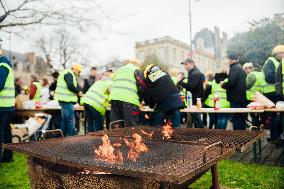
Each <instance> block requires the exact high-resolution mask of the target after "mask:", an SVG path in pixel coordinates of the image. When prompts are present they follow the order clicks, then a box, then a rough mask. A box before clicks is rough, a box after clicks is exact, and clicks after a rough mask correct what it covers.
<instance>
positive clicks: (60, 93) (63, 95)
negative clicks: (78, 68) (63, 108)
mask: <svg viewBox="0 0 284 189" xmlns="http://www.w3.org/2000/svg"><path fill="white" fill-rule="evenodd" d="M67 73H70V74H71V75H72V76H73V84H74V86H75V87H77V85H78V84H77V80H76V76H75V75H74V73H73V72H72V70H64V71H62V72H61V73H60V74H59V77H58V80H57V85H56V89H55V94H54V99H55V100H58V101H62V102H75V103H76V102H77V101H78V97H77V94H76V93H74V92H72V91H70V90H69V89H68V87H67V83H66V82H65V80H64V76H65V75H66V74H67Z"/></svg>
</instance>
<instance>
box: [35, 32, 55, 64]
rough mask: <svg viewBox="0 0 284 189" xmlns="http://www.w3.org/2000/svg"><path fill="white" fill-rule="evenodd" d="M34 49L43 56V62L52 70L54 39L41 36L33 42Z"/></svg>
mask: <svg viewBox="0 0 284 189" xmlns="http://www.w3.org/2000/svg"><path fill="white" fill-rule="evenodd" d="M35 47H36V48H37V49H38V51H39V52H40V53H41V54H43V56H44V57H45V61H46V63H47V65H48V66H49V67H50V68H51V69H53V64H52V58H51V57H52V56H53V55H54V54H53V53H54V51H53V49H54V39H53V37H50V38H46V37H45V36H41V37H40V38H39V39H38V40H36V41H35Z"/></svg>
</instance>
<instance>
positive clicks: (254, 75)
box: [243, 63, 266, 101]
mask: <svg viewBox="0 0 284 189" xmlns="http://www.w3.org/2000/svg"><path fill="white" fill-rule="evenodd" d="M243 69H244V71H245V72H246V74H247V78H246V86H247V87H246V89H247V92H246V95H247V100H248V101H253V97H254V96H255V93H256V92H260V93H263V88H264V87H265V85H266V83H265V80H264V74H263V73H262V72H258V71H256V70H255V69H254V66H253V64H252V63H245V64H244V65H243Z"/></svg>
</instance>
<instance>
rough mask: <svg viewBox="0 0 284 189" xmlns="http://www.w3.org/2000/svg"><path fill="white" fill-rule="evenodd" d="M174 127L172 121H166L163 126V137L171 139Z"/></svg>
mask: <svg viewBox="0 0 284 189" xmlns="http://www.w3.org/2000/svg"><path fill="white" fill-rule="evenodd" d="M173 132H174V130H173V128H172V123H171V122H166V124H165V125H164V126H162V133H163V139H170V138H171V137H172V135H173Z"/></svg>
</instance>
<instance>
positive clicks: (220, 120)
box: [216, 114, 229, 129]
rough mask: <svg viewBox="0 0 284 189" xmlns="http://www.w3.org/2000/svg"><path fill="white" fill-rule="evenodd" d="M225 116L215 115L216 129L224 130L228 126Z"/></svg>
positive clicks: (226, 116)
mask: <svg viewBox="0 0 284 189" xmlns="http://www.w3.org/2000/svg"><path fill="white" fill-rule="evenodd" d="M228 119H229V117H228V115H227V114H217V115H216V129H226V128H227V124H228Z"/></svg>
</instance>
